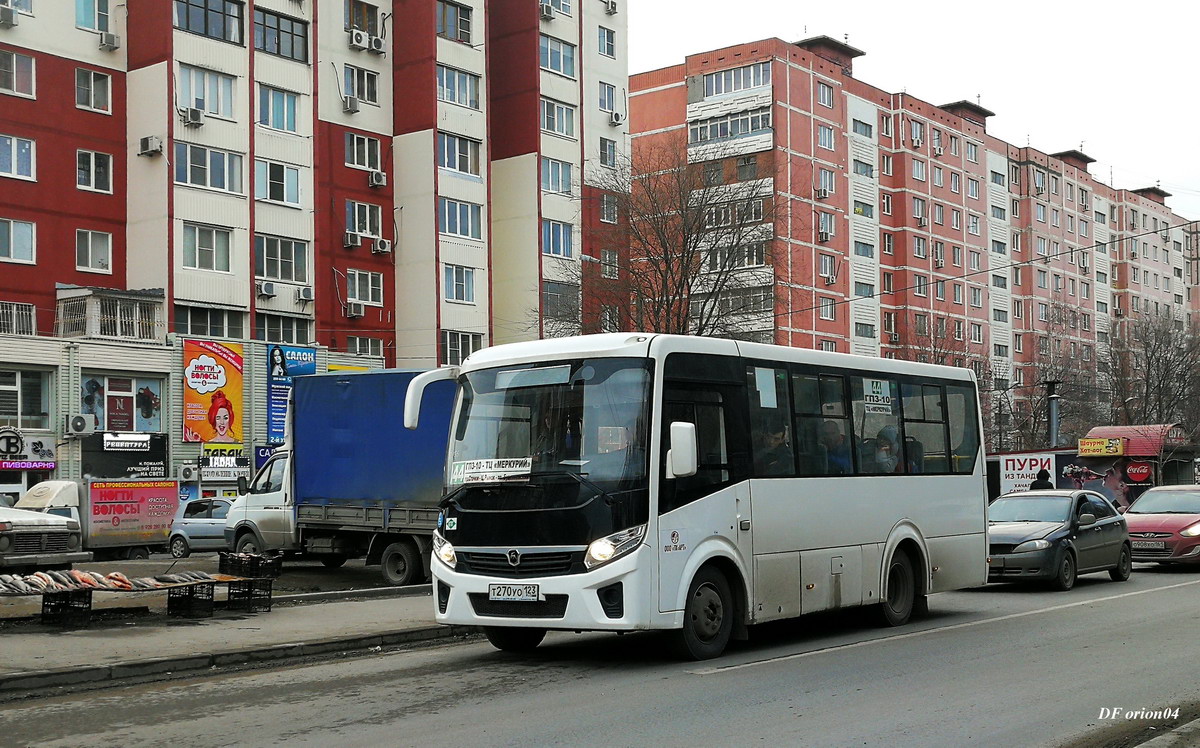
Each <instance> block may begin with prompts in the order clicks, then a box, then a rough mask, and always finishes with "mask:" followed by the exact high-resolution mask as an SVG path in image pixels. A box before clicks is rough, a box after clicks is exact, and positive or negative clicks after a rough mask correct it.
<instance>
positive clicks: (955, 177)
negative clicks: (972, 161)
mask: <svg viewBox="0 0 1200 748" xmlns="http://www.w3.org/2000/svg"><path fill="white" fill-rule="evenodd" d="M950 191H951V192H953V193H954V194H956V195H957V194H958V193H959V192H961V191H962V175H961V174H959V173H958V172H956V171H952V172H950Z"/></svg>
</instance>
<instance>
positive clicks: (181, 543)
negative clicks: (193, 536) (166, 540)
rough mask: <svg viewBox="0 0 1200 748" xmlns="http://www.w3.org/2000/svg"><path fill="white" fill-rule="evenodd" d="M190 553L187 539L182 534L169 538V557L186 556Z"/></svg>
mask: <svg viewBox="0 0 1200 748" xmlns="http://www.w3.org/2000/svg"><path fill="white" fill-rule="evenodd" d="M190 555H192V549H191V548H189V547H188V542H187V540H186V539H185V538H184V537H183V536H182V535H176V536H175V537H173V538H171V558H187V557H188V556H190Z"/></svg>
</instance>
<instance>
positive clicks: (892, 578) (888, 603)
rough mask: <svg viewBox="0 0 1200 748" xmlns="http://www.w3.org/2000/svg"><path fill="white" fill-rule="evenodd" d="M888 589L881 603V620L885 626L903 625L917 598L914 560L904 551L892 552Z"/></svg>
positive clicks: (906, 621) (888, 572)
mask: <svg viewBox="0 0 1200 748" xmlns="http://www.w3.org/2000/svg"><path fill="white" fill-rule="evenodd" d="M886 579H887V591H886V593H885V595H884V598H883V602H882V603H880V605H879V617H880V621H881V622H882V623H883V624H884V625H885V626H903V625H904V624H906V623H908V619H909V618H910V617H911V616H912V613H913V604H914V602H915V600H916V591H917V585H916V578H915V577H914V576H913V567H912V561H911V560H909V558H908V554H907V553H905V552H904V551H899V550H898V551H896V552H895V553H893V554H892V560H891V561H890V562H889V563H888V567H887V577H886Z"/></svg>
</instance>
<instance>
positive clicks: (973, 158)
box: [967, 141, 979, 164]
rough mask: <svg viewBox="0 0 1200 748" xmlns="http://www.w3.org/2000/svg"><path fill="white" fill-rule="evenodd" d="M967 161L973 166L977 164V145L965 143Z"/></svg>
mask: <svg viewBox="0 0 1200 748" xmlns="http://www.w3.org/2000/svg"><path fill="white" fill-rule="evenodd" d="M967 160H968V161H970V162H971V163H973V164H977V163H979V145H978V144H977V143H972V142H970V141H967Z"/></svg>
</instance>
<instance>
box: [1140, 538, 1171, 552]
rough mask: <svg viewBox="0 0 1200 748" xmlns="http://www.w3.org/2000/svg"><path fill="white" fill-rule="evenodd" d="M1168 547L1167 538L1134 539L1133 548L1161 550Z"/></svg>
mask: <svg viewBox="0 0 1200 748" xmlns="http://www.w3.org/2000/svg"><path fill="white" fill-rule="evenodd" d="M1166 547H1167V541H1165V540H1135V541H1133V550H1135V551H1161V550H1162V549H1164V548H1166Z"/></svg>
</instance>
